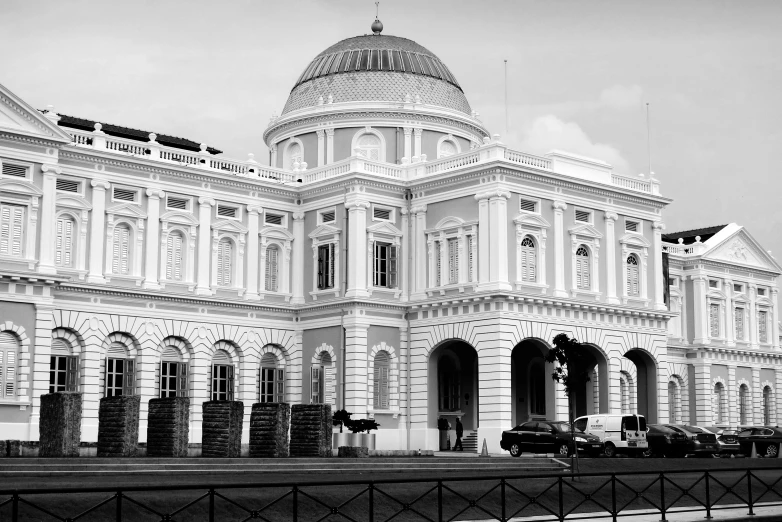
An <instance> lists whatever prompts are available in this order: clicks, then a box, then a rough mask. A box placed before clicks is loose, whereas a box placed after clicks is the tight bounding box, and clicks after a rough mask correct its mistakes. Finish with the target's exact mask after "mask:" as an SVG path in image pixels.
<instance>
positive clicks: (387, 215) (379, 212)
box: [372, 207, 391, 221]
mask: <svg viewBox="0 0 782 522" xmlns="http://www.w3.org/2000/svg"><path fill="white" fill-rule="evenodd" d="M372 219H376V220H380V221H390V220H391V209H389V208H380V207H373V208H372Z"/></svg>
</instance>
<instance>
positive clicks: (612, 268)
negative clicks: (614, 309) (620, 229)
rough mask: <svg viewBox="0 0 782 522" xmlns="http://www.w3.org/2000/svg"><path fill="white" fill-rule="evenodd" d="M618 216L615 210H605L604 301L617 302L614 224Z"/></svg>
mask: <svg viewBox="0 0 782 522" xmlns="http://www.w3.org/2000/svg"><path fill="white" fill-rule="evenodd" d="M617 219H619V216H618V215H617V214H616V212H606V214H605V222H606V303H608V304H619V298H618V297H617V296H616V232H615V225H616V220H617Z"/></svg>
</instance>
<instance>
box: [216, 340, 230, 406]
mask: <svg viewBox="0 0 782 522" xmlns="http://www.w3.org/2000/svg"><path fill="white" fill-rule="evenodd" d="M212 400H213V401H232V400H234V366H233V364H232V363H231V357H230V356H229V355H228V352H226V351H225V350H217V351H215V354H214V355H213V356H212Z"/></svg>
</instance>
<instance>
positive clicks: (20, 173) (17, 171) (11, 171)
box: [3, 163, 27, 178]
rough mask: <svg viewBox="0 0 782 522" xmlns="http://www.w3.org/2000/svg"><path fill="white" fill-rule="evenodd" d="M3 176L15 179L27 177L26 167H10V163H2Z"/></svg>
mask: <svg viewBox="0 0 782 522" xmlns="http://www.w3.org/2000/svg"><path fill="white" fill-rule="evenodd" d="M3 176H14V177H16V178H26V177H27V167H24V166H22V165H12V164H10V163H3Z"/></svg>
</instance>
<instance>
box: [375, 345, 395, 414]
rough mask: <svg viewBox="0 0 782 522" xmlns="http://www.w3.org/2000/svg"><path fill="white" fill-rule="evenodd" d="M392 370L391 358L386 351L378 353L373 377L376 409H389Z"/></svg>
mask: <svg viewBox="0 0 782 522" xmlns="http://www.w3.org/2000/svg"><path fill="white" fill-rule="evenodd" d="M390 368H391V358H390V357H389V356H388V352H386V351H385V350H382V351H379V352H377V355H375V366H374V375H373V381H372V382H373V393H374V396H373V399H372V406H373V407H374V408H375V409H381V410H387V409H388V407H389V390H390V386H389V381H390V379H389V374H390Z"/></svg>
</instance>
